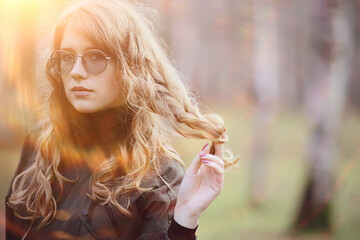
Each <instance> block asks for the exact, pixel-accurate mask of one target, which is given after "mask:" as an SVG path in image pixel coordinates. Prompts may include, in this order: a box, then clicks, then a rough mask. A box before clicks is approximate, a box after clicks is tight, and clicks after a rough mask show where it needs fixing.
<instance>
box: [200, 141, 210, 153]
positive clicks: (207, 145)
mask: <svg viewBox="0 0 360 240" xmlns="http://www.w3.org/2000/svg"><path fill="white" fill-rule="evenodd" d="M208 145H209V143H207V144H205V146H204V147H203V149H201V151H204V149H205V148H206V147H207V146H208Z"/></svg>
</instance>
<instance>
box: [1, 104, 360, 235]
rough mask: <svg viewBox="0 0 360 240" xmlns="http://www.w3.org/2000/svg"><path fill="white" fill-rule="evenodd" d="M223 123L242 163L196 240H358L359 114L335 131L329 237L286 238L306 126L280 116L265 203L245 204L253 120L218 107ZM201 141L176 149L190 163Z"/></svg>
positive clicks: (6, 169) (14, 156)
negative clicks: (333, 184) (336, 148)
mask: <svg viewBox="0 0 360 240" xmlns="http://www.w3.org/2000/svg"><path fill="white" fill-rule="evenodd" d="M215 112H218V113H219V114H220V115H222V116H223V118H224V120H225V123H226V132H227V134H228V136H229V139H230V141H229V143H228V144H227V146H228V147H229V148H230V149H231V150H232V151H233V152H234V154H235V155H240V159H241V160H240V162H239V164H238V165H237V166H234V167H232V168H230V169H228V170H227V173H226V178H225V187H224V189H223V192H222V194H221V195H220V196H219V197H218V198H217V199H216V200H215V201H214V202H213V204H212V205H211V206H210V207H209V208H208V209H207V210H206V211H205V212H204V213H203V215H202V216H201V219H200V226H199V228H198V232H197V235H198V237H199V239H206V240H218V239H234V240H237V239H246V240H247V239H258V240H261V239H264V240H265V239H296V240H306V239H307V240H312V239H341V240H343V239H344V240H347V239H349V240H352V239H360V228H359V227H358V226H359V223H360V207H358V204H359V203H360V191H359V189H360V174H358V173H359V172H360V148H359V146H360V144H359V143H360V116H359V115H356V114H354V113H347V114H346V115H345V116H344V119H343V120H344V122H343V125H342V128H341V129H340V132H339V147H340V151H339V155H338V158H337V162H336V167H335V171H334V178H335V186H334V190H333V195H332V196H333V198H332V223H333V224H332V225H333V228H332V234H331V235H327V234H307V235H301V236H298V237H296V238H292V237H288V236H286V232H287V230H288V229H289V227H290V226H291V224H292V221H293V218H294V215H295V213H296V211H297V207H298V204H299V199H300V197H301V194H302V191H303V186H304V182H305V178H306V174H307V172H306V164H305V163H306V159H305V156H306V155H305V149H306V144H307V138H308V124H307V122H306V120H305V118H304V117H303V116H302V115H301V114H299V113H291V112H287V113H280V114H279V116H278V117H277V118H276V119H274V121H273V123H272V125H271V128H270V131H269V133H268V138H269V146H270V147H269V152H268V159H267V161H266V162H265V163H266V166H267V168H266V174H265V178H264V179H265V181H264V192H265V193H266V194H265V196H264V199H263V205H262V206H260V207H257V208H256V207H253V206H252V205H251V204H250V203H249V184H250V180H249V169H250V160H249V159H251V155H250V146H251V139H252V134H253V129H252V128H253V124H252V123H253V119H252V115H251V114H250V112H249V111H234V110H233V109H230V110H226V109H220V110H219V109H218V110H216V111H215ZM204 144H205V141H198V140H184V139H179V140H177V142H176V144H175V146H176V148H177V149H178V151H179V153H180V154H181V156H182V158H183V159H184V161H185V162H187V163H189V162H190V161H191V160H192V159H193V157H194V156H195V155H196V154H197V153H198V152H199V151H200V149H201V148H202V146H203V145H204ZM19 154H20V152H19V147H18V148H13V149H0V157H1V166H0V173H1V183H0V191H1V198H2V199H1V203H2V205H3V196H4V194H5V192H6V191H7V188H8V184H9V181H10V178H11V177H12V174H13V172H14V171H15V168H16V164H17V161H18V157H19Z"/></svg>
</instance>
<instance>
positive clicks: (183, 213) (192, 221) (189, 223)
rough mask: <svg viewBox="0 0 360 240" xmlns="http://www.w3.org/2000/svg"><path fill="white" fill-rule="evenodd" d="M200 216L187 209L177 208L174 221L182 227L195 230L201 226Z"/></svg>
mask: <svg viewBox="0 0 360 240" xmlns="http://www.w3.org/2000/svg"><path fill="white" fill-rule="evenodd" d="M199 218H200V214H197V213H191V212H189V211H188V209H187V208H186V207H181V206H175V211H174V220H175V221H176V222H177V223H178V224H179V225H181V226H183V227H186V228H190V229H195V228H196V227H197V225H198V224H199Z"/></svg>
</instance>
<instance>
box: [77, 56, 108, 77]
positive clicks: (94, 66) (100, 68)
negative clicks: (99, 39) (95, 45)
mask: <svg viewBox="0 0 360 240" xmlns="http://www.w3.org/2000/svg"><path fill="white" fill-rule="evenodd" d="M83 63H84V66H85V68H86V70H87V71H88V72H89V73H92V74H100V73H102V72H104V71H105V69H106V67H107V64H108V61H107V59H106V55H105V54H104V53H103V52H101V51H98V50H91V51H88V52H86V53H85V54H84V56H83Z"/></svg>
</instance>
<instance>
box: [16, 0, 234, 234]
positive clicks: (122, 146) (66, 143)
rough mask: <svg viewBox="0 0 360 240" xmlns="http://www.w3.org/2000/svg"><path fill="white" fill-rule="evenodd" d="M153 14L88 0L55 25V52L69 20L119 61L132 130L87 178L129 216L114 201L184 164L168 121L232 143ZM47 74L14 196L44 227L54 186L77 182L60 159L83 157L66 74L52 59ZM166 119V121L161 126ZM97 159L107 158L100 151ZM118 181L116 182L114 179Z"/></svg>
mask: <svg viewBox="0 0 360 240" xmlns="http://www.w3.org/2000/svg"><path fill="white" fill-rule="evenodd" d="M154 16H155V13H154V11H153V10H151V9H149V8H147V7H145V6H143V5H141V4H139V3H136V2H133V1H131V2H130V1H125V0H103V1H97V0H90V1H83V2H80V3H78V4H76V5H74V6H72V7H70V8H69V9H67V10H65V11H64V12H63V15H62V17H60V20H59V22H58V23H57V24H56V27H55V31H54V41H53V46H52V49H51V50H55V49H58V48H59V47H60V44H61V40H62V34H63V32H64V28H65V27H66V25H67V24H71V25H72V27H74V26H75V27H76V28H78V29H79V31H82V32H83V33H85V34H86V36H87V37H88V38H89V39H91V40H92V41H93V42H94V44H95V45H96V46H98V47H99V48H101V49H103V50H104V51H105V52H107V53H110V54H111V56H112V57H113V58H114V59H115V62H116V64H117V74H118V79H117V81H120V80H121V81H123V84H124V85H125V86H126V89H127V96H126V105H127V106H128V108H129V109H130V110H131V112H132V119H131V133H130V134H129V136H128V137H127V138H126V141H125V143H119V144H118V146H117V151H114V152H113V155H112V156H111V157H109V158H107V159H106V161H100V162H99V167H98V168H96V169H95V170H94V172H93V175H92V178H91V180H90V189H91V190H90V196H91V197H92V198H93V199H94V200H96V201H100V202H102V204H106V203H110V204H112V205H114V206H116V207H117V208H118V209H119V210H120V211H121V212H122V213H124V214H129V213H128V211H127V209H126V208H127V206H121V205H120V204H119V203H118V201H117V199H118V198H119V197H120V196H123V195H126V194H127V193H129V192H130V191H133V190H139V191H146V190H148V189H143V188H141V186H140V185H141V183H142V180H143V179H144V178H145V177H146V176H147V175H149V174H150V173H151V174H152V169H155V172H156V173H157V174H158V175H159V176H160V173H159V171H158V169H157V164H158V163H159V159H160V158H161V159H176V160H178V161H179V162H181V159H180V158H179V157H178V155H177V154H176V152H175V151H174V150H172V148H170V147H169V144H168V143H169V139H168V138H167V137H166V135H167V134H166V133H167V132H168V131H169V126H170V128H171V129H172V130H175V131H174V132H176V133H178V134H180V135H182V136H184V137H187V138H198V139H209V140H211V141H212V142H221V143H224V142H226V141H227V137H226V136H225V135H224V134H223V133H224V123H223V121H222V119H221V117H219V116H218V115H215V114H208V115H203V114H202V113H201V112H200V111H199V107H198V104H197V102H196V101H195V99H194V97H192V96H191V95H190V93H189V91H188V90H187V89H186V87H185V86H184V84H183V83H182V81H181V79H180V77H179V74H178V73H177V71H176V69H175V68H174V67H173V65H172V64H171V62H170V61H169V59H168V57H167V55H166V52H165V49H164V47H163V46H162V45H161V44H160V42H161V41H160V38H159V37H158V35H157V31H156V29H155V26H156V24H155V21H156V18H154ZM46 76H47V79H48V80H49V82H50V86H51V88H50V89H51V90H50V91H48V94H47V95H46V96H45V97H44V98H43V104H42V105H43V111H44V117H43V119H42V120H41V121H40V127H41V132H40V134H39V136H38V137H37V142H36V143H37V144H36V146H37V149H38V151H37V152H36V155H35V156H34V157H33V158H32V159H31V162H30V164H29V166H28V167H27V168H26V170H25V171H23V172H22V173H20V174H19V175H18V176H17V177H16V178H15V180H14V182H13V185H12V195H11V197H10V199H9V203H10V205H11V206H13V207H14V208H15V214H17V216H19V217H21V218H26V219H31V220H35V219H39V218H42V221H41V222H40V224H39V227H41V226H42V225H44V224H45V223H47V222H50V221H51V219H53V217H54V216H55V214H56V203H57V200H56V199H55V198H54V196H53V192H52V184H58V185H59V186H60V189H61V191H62V185H63V181H73V180H69V179H66V178H65V177H64V176H62V175H61V173H60V172H59V170H58V167H59V163H60V156H62V157H64V156H65V159H66V158H71V159H75V160H76V159H80V158H81V157H84V155H82V153H79V152H78V151H79V150H78V149H74V146H73V144H72V141H71V140H70V139H71V133H70V129H69V125H68V123H67V121H66V117H67V115H66V110H67V109H68V108H69V103H68V102H67V101H66V97H65V94H64V89H63V86H62V82H61V76H60V75H59V74H57V73H55V72H54V70H53V69H52V68H51V66H50V63H49V62H48V63H47V66H46ZM43 92H46V91H45V90H43ZM164 121H166V122H167V123H168V124H167V125H164V124H163V122H164ZM224 136H225V137H224ZM160 156H162V157H160ZM88 157H89V156H88ZM99 158H105V156H104V155H101V154H100V155H99ZM230 158H232V157H231V156H230V157H229V158H228V159H227V158H225V159H224V161H225V163H226V166H228V165H231V164H232V162H231V161H230V160H231V159H230ZM119 172H121V175H120V174H119ZM160 178H161V176H160ZM113 179H116V180H117V181H115V183H116V184H113V183H114V180H113ZM111 180H112V184H110V182H111ZM16 206H26V214H24V213H20V212H18V211H17V210H16V209H17V208H16Z"/></svg>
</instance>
